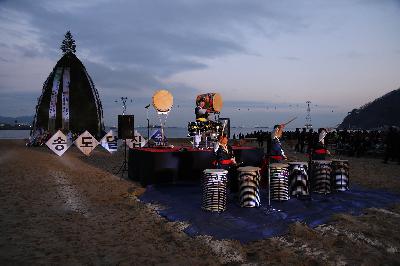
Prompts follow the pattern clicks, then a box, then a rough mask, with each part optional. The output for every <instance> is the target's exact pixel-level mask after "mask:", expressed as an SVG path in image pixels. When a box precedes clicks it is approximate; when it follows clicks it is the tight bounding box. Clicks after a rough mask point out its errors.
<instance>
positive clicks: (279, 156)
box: [270, 125, 287, 163]
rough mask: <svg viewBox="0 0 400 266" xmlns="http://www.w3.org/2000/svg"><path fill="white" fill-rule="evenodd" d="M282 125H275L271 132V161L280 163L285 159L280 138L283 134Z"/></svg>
mask: <svg viewBox="0 0 400 266" xmlns="http://www.w3.org/2000/svg"><path fill="white" fill-rule="evenodd" d="M284 127H285V126H284V125H275V126H274V131H273V132H272V134H271V156H270V162H271V163H280V162H282V161H283V160H287V157H286V155H285V152H284V151H283V149H282V144H281V142H280V140H279V139H280V138H281V137H282V134H283V129H284Z"/></svg>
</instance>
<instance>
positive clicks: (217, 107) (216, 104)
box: [196, 93, 223, 113]
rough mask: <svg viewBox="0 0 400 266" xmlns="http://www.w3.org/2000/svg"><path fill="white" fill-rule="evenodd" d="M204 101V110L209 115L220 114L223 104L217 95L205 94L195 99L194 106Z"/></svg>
mask: <svg viewBox="0 0 400 266" xmlns="http://www.w3.org/2000/svg"><path fill="white" fill-rule="evenodd" d="M202 100H203V101H204V103H205V104H204V108H205V109H208V112H209V113H220V112H221V110H222V106H223V102H222V97H221V95H220V94H219V93H205V94H200V95H198V96H197V97H196V106H198V105H199V103H200V101H202Z"/></svg>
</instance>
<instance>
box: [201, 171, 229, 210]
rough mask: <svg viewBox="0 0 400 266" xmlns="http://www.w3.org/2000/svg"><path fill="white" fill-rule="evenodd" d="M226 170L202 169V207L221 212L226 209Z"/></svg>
mask: <svg viewBox="0 0 400 266" xmlns="http://www.w3.org/2000/svg"><path fill="white" fill-rule="evenodd" d="M227 174H228V171H227V170H224V169H206V170H204V171H203V180H202V184H203V200H202V206H201V207H202V209H203V210H206V211H216V212H222V211H224V210H226V194H227V189H226V184H227V181H228V179H227V176H226V175H227Z"/></svg>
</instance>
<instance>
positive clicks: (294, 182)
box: [288, 162, 310, 196]
mask: <svg viewBox="0 0 400 266" xmlns="http://www.w3.org/2000/svg"><path fill="white" fill-rule="evenodd" d="M288 164H289V190H290V196H308V195H310V193H309V189H308V187H309V183H308V182H309V181H308V174H307V171H308V163H307V162H288Z"/></svg>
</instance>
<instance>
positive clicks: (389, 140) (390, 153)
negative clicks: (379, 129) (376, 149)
mask: <svg viewBox="0 0 400 266" xmlns="http://www.w3.org/2000/svg"><path fill="white" fill-rule="evenodd" d="M396 131H397V130H396V129H395V128H394V127H390V128H389V132H388V133H387V135H386V138H385V145H386V149H385V158H384V159H383V162H384V163H387V162H388V160H389V159H392V160H394V159H396V158H395V157H397V156H396V142H397V141H398V140H397V138H398V136H397V135H398V134H397V132H396ZM397 159H398V158H397ZM399 162H400V161H399Z"/></svg>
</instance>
